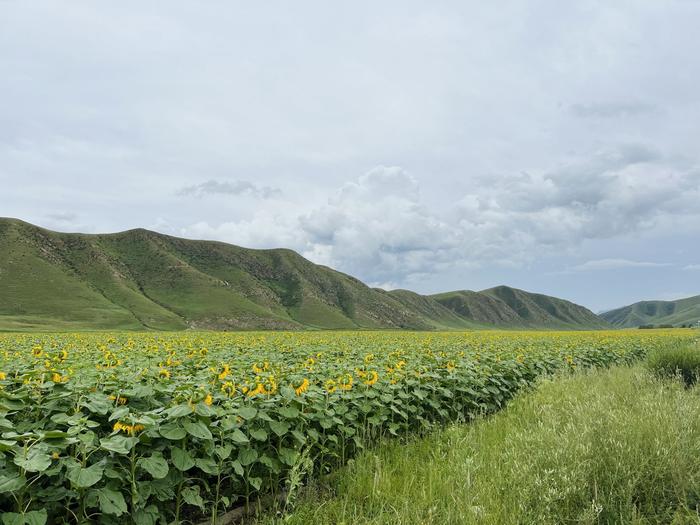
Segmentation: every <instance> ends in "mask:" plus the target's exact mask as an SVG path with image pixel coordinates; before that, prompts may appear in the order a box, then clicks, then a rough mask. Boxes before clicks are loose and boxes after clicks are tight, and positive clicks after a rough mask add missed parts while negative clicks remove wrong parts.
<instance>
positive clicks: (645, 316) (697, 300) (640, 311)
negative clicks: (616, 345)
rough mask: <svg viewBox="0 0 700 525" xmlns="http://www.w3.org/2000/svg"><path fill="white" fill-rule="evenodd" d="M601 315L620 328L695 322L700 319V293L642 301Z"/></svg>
mask: <svg viewBox="0 0 700 525" xmlns="http://www.w3.org/2000/svg"><path fill="white" fill-rule="evenodd" d="M600 317H602V318H603V319H605V320H607V321H608V322H610V323H611V324H613V325H614V326H617V327H620V328H633V327H637V326H642V325H646V324H654V325H658V324H670V325H674V326H677V325H681V324H689V323H691V324H694V323H697V322H698V321H700V295H696V296H694V297H688V298H686V299H679V300H677V301H641V302H638V303H634V304H631V305H629V306H624V307H622V308H617V309H615V310H610V311H609V312H605V313H602V314H600Z"/></svg>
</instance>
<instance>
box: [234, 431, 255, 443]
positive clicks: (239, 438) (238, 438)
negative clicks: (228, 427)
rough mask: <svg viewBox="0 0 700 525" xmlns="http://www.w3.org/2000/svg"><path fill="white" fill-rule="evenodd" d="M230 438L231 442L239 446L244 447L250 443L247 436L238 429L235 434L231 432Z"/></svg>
mask: <svg viewBox="0 0 700 525" xmlns="http://www.w3.org/2000/svg"><path fill="white" fill-rule="evenodd" d="M230 437H231V440H232V441H233V442H234V443H236V444H238V445H244V444H246V443H248V442H249V441H250V440H249V439H248V438H247V437H246V435H245V434H244V433H243V432H241V431H240V430H239V429H236V430H234V431H233V432H231V436H230Z"/></svg>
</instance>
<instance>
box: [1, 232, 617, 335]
mask: <svg viewBox="0 0 700 525" xmlns="http://www.w3.org/2000/svg"><path fill="white" fill-rule="evenodd" d="M497 290H502V291H500V292H499V291H497ZM508 290H510V291H511V292H512V293H511V292H508ZM469 294H474V296H473V297H472V298H471V299H470V300H469V301H467V300H466V299H464V300H463V299H462V297H465V298H466V297H467V296H468V295H469ZM498 294H501V295H502V296H503V297H498ZM451 295H456V296H457V297H458V300H457V301H456V302H455V301H453V300H450V299H449V296H451ZM511 295H512V297H514V298H517V300H516V299H509V297H510V296H511ZM509 301H511V303H512V304H511V303H509ZM547 305H555V307H551V308H549V306H547ZM548 308H549V309H548ZM530 310H531V311H530ZM523 320H526V322H524V321H523ZM604 324H605V323H603V322H602V321H601V320H600V319H599V318H597V317H596V316H595V315H593V314H592V313H591V312H590V311H588V310H586V309H585V308H583V307H580V306H576V305H573V304H572V303H568V302H567V301H562V300H560V299H554V298H551V297H547V296H540V295H537V294H529V293H527V292H522V291H520V290H513V289H511V288H506V287H501V288H495V289H493V290H490V291H489V290H487V291H485V292H481V293H476V292H453V293H452V294H441V295H438V296H422V295H419V294H416V293H414V292H410V291H407V290H394V291H391V292H386V291H383V290H377V289H373V288H370V287H368V286H366V285H365V284H363V283H362V282H360V281H359V280H357V279H355V278H353V277H351V276H348V275H345V274H343V273H340V272H337V271H335V270H332V269H330V268H327V267H325V266H319V265H316V264H313V263H312V262H310V261H308V260H306V259H304V258H303V257H301V256H300V255H299V254H297V253H295V252H293V251H291V250H285V249H275V250H252V249H246V248H240V247H237V246H232V245H229V244H225V243H221V242H213V241H193V240H186V239H180V238H177V237H171V236H168V235H163V234H159V233H155V232H151V231H148V230H142V229H138V230H130V231H126V232H122V233H115V234H104V235H85V234H73V233H71V234H69V233H57V232H53V231H49V230H45V229H43V228H39V227H36V226H33V225H31V224H28V223H25V222H22V221H19V220H15V219H0V329H3V330H55V329H60V330H87V329H95V330H102V329H144V328H146V329H156V330H182V329H188V328H190V329H230V330H234V329H301V328H325V329H343V328H345V329H355V328H367V329H379V328H387V329H403V328H405V329H416V330H431V329H469V328H477V327H484V326H503V327H550V326H551V327H557V328H597V327H600V326H601V325H604Z"/></svg>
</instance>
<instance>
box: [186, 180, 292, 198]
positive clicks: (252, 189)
mask: <svg viewBox="0 0 700 525" xmlns="http://www.w3.org/2000/svg"><path fill="white" fill-rule="evenodd" d="M281 193H282V192H281V191H280V190H279V189H278V188H271V187H269V186H258V185H257V184H254V183H252V182H250V181H247V180H234V181H218V180H213V179H212V180H208V181H206V182H202V183H200V184H195V185H192V186H185V187H183V188H180V189H179V190H178V192H177V194H178V195H179V196H190V195H191V196H194V197H204V196H205V195H248V196H252V197H259V198H262V199H267V198H270V197H275V196H278V195H281Z"/></svg>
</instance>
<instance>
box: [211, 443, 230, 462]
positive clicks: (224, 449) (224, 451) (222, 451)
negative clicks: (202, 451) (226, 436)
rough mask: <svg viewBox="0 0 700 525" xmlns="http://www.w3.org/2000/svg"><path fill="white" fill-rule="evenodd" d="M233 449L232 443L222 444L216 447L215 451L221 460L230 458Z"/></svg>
mask: <svg viewBox="0 0 700 525" xmlns="http://www.w3.org/2000/svg"><path fill="white" fill-rule="evenodd" d="M232 451H233V447H232V446H231V445H222V446H220V447H216V448H215V449H214V452H215V453H216V455H217V456H219V459H221V460H224V459H228V457H229V456H230V455H231V452H232Z"/></svg>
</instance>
